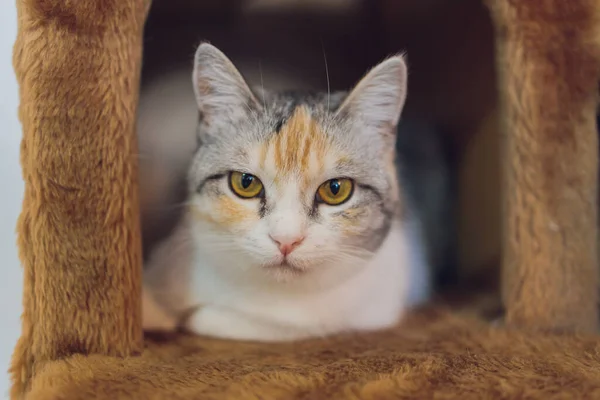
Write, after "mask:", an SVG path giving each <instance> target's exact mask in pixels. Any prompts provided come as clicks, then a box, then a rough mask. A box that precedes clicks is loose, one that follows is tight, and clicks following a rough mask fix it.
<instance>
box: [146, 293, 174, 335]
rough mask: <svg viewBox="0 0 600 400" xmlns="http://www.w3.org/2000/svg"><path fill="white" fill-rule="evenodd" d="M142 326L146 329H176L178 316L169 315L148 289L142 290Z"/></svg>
mask: <svg viewBox="0 0 600 400" xmlns="http://www.w3.org/2000/svg"><path fill="white" fill-rule="evenodd" d="M142 327H143V328H144V330H145V331H174V330H175V329H176V328H177V318H176V317H174V316H172V315H169V314H168V313H167V312H166V311H165V310H163V308H162V307H161V306H160V305H159V304H158V303H157V302H156V300H155V299H154V297H152V295H151V294H150V293H149V292H148V291H147V290H145V289H144V290H142Z"/></svg>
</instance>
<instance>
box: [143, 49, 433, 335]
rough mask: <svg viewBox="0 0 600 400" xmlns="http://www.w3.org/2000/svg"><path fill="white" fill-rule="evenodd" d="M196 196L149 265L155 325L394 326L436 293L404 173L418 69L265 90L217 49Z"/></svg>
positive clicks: (203, 61)
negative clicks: (410, 93) (323, 88)
mask: <svg viewBox="0 0 600 400" xmlns="http://www.w3.org/2000/svg"><path fill="white" fill-rule="evenodd" d="M194 85H195V86H194V87H195V93H196V97H197V101H198V107H199V111H200V116H201V119H200V124H199V127H198V141H199V148H198V151H197V152H196V155H195V156H194V159H193V162H192V166H191V169H190V172H189V178H188V182H189V185H188V187H189V204H188V206H187V208H186V211H185V212H184V215H183V218H182V220H181V222H180V223H179V225H178V226H177V227H176V228H175V230H174V232H173V234H172V235H170V236H169V237H168V238H167V239H166V240H165V241H164V242H163V243H162V244H161V245H160V246H159V247H158V248H157V249H156V251H155V252H154V253H153V255H152V256H151V257H150V260H149V266H148V268H147V269H146V271H145V292H144V325H145V327H146V328H148V329H151V328H161V329H170V328H174V327H175V326H176V325H177V324H179V323H182V321H183V320H184V319H185V322H184V323H185V325H186V326H187V327H188V328H189V329H191V330H192V331H193V332H196V333H198V334H205V335H210V336H218V337H225V338H232V339H247V340H262V341H276V340H294V339H301V338H306V337H312V336H321V335H326V334H331V333H336V332H343V331H352V330H371V329H380V328H385V327H388V326H391V325H393V324H395V323H397V322H398V321H399V319H400V318H401V316H402V315H403V314H404V312H405V310H406V309H407V308H408V307H409V306H411V305H414V304H416V303H418V302H420V301H422V300H424V299H425V298H426V297H427V295H428V291H429V279H428V276H427V275H428V272H427V271H428V268H427V265H426V261H425V256H424V249H423V248H422V235H421V231H420V226H419V220H418V218H417V217H416V215H415V214H414V212H413V211H412V209H413V207H411V205H410V202H409V201H408V199H407V197H406V196H404V195H403V191H402V188H401V187H400V186H399V184H398V176H397V171H396V164H395V156H396V153H395V150H394V147H395V146H394V143H395V135H396V126H397V124H398V120H399V117H400V112H401V109H402V106H403V104H404V99H405V94H406V67H405V64H404V61H403V60H402V58H401V57H399V56H397V57H392V58H390V59H388V60H386V61H384V62H383V63H381V64H380V65H379V66H377V67H376V68H374V69H373V70H372V71H371V72H370V73H369V74H368V75H367V76H366V77H365V78H363V80H361V82H359V84H358V85H357V86H356V87H355V89H354V90H353V91H352V92H351V93H350V94H349V95H347V96H346V95H345V94H335V95H334V94H332V95H331V96H330V95H327V94H319V95H304V96H299V95H297V94H291V93H280V94H276V95H271V94H268V93H261V95H260V96H256V95H255V94H254V93H252V92H251V91H250V89H248V87H247V86H246V84H245V82H244V80H243V78H242V77H241V75H240V74H239V73H238V72H237V70H236V69H235V68H234V67H233V65H232V64H231V62H230V61H229V60H228V59H227V58H226V57H225V56H224V55H223V54H222V53H220V52H219V51H218V50H217V49H215V48H214V47H212V46H210V45H207V44H204V45H201V46H200V48H199V49H198V52H197V53H196V63H195V71H194Z"/></svg>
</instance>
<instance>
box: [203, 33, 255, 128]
mask: <svg viewBox="0 0 600 400" xmlns="http://www.w3.org/2000/svg"><path fill="white" fill-rule="evenodd" d="M192 80H193V85H194V93H195V94H196V102H197V103H198V109H199V110H200V112H201V113H202V115H203V116H204V117H205V118H208V119H217V120H218V119H221V118H231V117H232V116H235V115H240V113H244V112H246V111H247V110H248V109H252V108H256V107H260V103H259V102H258V101H257V99H256V97H255V96H254V94H253V93H252V91H251V90H250V88H249V87H248V84H247V83H246V81H245V80H244V78H243V77H242V74H240V72H239V71H238V70H237V68H236V67H235V66H234V65H233V63H232V62H231V61H230V60H229V58H227V56H226V55H225V54H223V52H221V50H219V49H217V48H216V47H215V46H213V45H211V44H209V43H202V44H201V45H200V46H199V47H198V50H196V54H195V56H194V72H193V75H192Z"/></svg>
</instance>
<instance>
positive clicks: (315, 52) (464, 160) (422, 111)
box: [141, 1, 500, 291]
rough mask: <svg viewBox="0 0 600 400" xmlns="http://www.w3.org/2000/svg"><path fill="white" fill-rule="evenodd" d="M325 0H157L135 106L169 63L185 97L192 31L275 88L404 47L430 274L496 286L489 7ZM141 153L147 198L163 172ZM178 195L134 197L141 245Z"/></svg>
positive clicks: (330, 76) (314, 80) (349, 70)
mask: <svg viewBox="0 0 600 400" xmlns="http://www.w3.org/2000/svg"><path fill="white" fill-rule="evenodd" d="M334 3H335V4H331V5H329V6H325V7H324V6H323V5H322V4H321V5H320V3H318V2H317V3H315V4H312V3H310V2H309V3H308V4H306V3H304V4H302V2H278V1H275V2H262V1H256V2H253V1H242V2H231V3H227V2H224V3H217V2H214V3H213V2H204V3H201V4H196V3H194V2H189V3H186V2H182V3H168V2H156V3H155V4H154V5H153V8H152V9H151V11H150V15H149V19H148V23H147V26H146V32H145V45H146V46H145V53H144V57H145V60H144V69H143V72H142V76H143V83H142V109H143V110H144V109H145V108H144V104H145V103H144V96H145V94H147V92H148V90H145V89H147V88H148V87H151V88H154V86H155V85H156V83H157V81H160V80H161V79H163V80H164V79H165V76H168V75H169V74H174V73H177V74H181V75H182V84H183V85H187V86H188V87H187V91H188V97H189V99H190V101H189V102H190V104H192V102H193V99H192V97H191V92H192V88H191V83H190V82H189V81H190V78H189V76H191V58H192V55H193V49H194V48H195V46H196V45H197V44H198V43H199V42H200V41H201V40H208V41H210V42H211V43H213V44H215V45H216V46H217V47H219V48H221V49H222V50H223V51H224V52H225V53H226V54H227V55H228V56H229V57H231V58H232V61H233V62H234V63H235V64H236V65H238V64H239V65H240V67H241V71H242V73H244V74H246V75H250V76H249V79H250V81H251V82H252V83H254V84H256V85H263V86H265V87H266V88H271V87H275V89H307V90H319V91H326V90H328V87H329V89H330V90H332V91H336V90H348V89H349V88H350V87H352V85H354V84H355V83H356V82H357V81H358V79H360V77H361V76H362V75H363V74H364V73H365V72H366V71H367V70H368V69H369V68H370V67H372V66H373V65H375V64H376V63H378V62H379V61H381V60H382V59H383V58H384V57H386V56H388V55H390V54H393V53H397V52H406V56H407V59H408V63H409V68H410V78H409V96H408V102H407V106H406V109H405V112H404V114H403V122H404V123H406V124H412V125H417V128H416V129H414V131H415V132H412V133H410V132H404V131H402V135H401V139H400V140H402V143H403V145H404V146H405V147H406V148H407V149H406V151H407V152H408V154H407V155H408V156H410V157H411V159H414V161H413V162H412V163H408V164H409V168H408V170H409V173H411V174H412V175H415V176H419V178H418V179H420V180H421V181H422V183H421V186H423V187H427V186H432V185H435V184H437V183H433V182H432V181H436V180H440V179H441V180H443V181H444V185H442V186H440V188H433V189H431V190H429V191H428V192H425V193H424V195H423V196H425V198H423V199H418V200H419V202H420V203H423V202H425V201H426V200H427V197H429V198H439V200H437V203H438V204H435V205H434V206H431V205H430V206H429V208H430V209H428V210H427V212H428V213H429V214H432V215H431V218H435V222H431V223H429V225H427V228H428V229H427V233H428V234H429V235H430V236H431V238H430V241H431V242H432V245H434V246H435V247H434V248H432V249H431V253H433V254H431V258H432V260H431V261H432V264H433V265H434V268H435V274H436V277H437V280H438V281H439V282H444V283H448V282H451V283H456V281H457V279H458V277H462V278H463V280H472V279H481V278H482V277H485V278H486V279H487V281H488V287H487V288H486V290H488V291H489V290H490V289H491V288H494V287H495V288H497V287H498V279H497V271H498V268H499V259H500V257H499V256H500V216H499V212H500V202H499V199H500V194H499V188H500V181H499V178H500V174H499V151H498V150H497V149H498V143H499V142H498V138H499V132H498V129H497V123H496V120H495V110H496V107H497V102H496V98H497V94H496V78H495V76H496V74H495V71H494V53H493V48H494V41H493V40H494V36H493V27H492V22H491V20H490V18H489V12H488V11H487V10H486V9H485V7H484V6H483V4H481V3H480V2H479V1H466V2H463V3H462V4H461V6H460V7H455V6H454V5H453V4H451V3H450V2H445V1H437V2H429V4H424V3H423V4H421V3H419V4H417V3H405V4H399V3H397V2H390V1H387V2H386V1H383V2H371V3H369V2H360V1H339V2H334ZM440 65H441V66H443V68H439V66H440ZM186 74H187V75H186ZM166 80H169V79H168V78H167V79H166ZM180 80H181V79H180ZM169 82H170V81H169ZM153 90H154V92H153V94H152V95H153V96H154V97H156V98H157V100H155V101H156V102H157V103H158V102H159V101H160V100H158V98H159V96H160V95H163V98H164V100H163V101H164V102H169V101H172V98H171V97H170V95H169V93H166V90H163V91H160V90H155V89H153ZM157 93H158V94H157ZM154 107H157V106H154ZM158 107H160V106H158ZM192 107H193V104H192ZM153 112H154V113H155V112H156V109H153ZM421 126H426V127H427V128H420V127H421ZM142 128H143V126H142ZM406 129H409V128H406ZM423 129H429V130H431V131H432V132H423ZM141 135H144V132H142V133H141ZM157 135H160V132H158V133H157ZM190 136H191V135H190ZM168 137H169V135H165V140H168ZM143 142H144V140H143V139H142V150H141V152H142V153H143V147H144V143H143ZM191 145H193V143H191V142H190V143H189V144H188V146H191ZM141 163H142V181H141V185H142V188H141V189H142V198H143V200H144V199H145V198H148V197H151V196H148V195H145V193H146V192H147V191H149V190H150V188H147V187H146V186H147V185H154V184H155V182H156V174H157V173H160V172H159V171H152V172H145V171H150V170H152V167H153V166H152V165H151V163H152V159H151V158H150V157H148V159H142V161H141ZM157 168H160V167H157ZM410 168H415V169H417V170H416V171H412V170H411V169H410ZM144 173H147V175H148V181H147V182H146V180H145V179H144V175H143V174H144ZM438 185H439V184H438ZM182 196H183V193H179V195H178V196H176V197H174V198H172V199H171V200H170V203H169V207H164V206H163V207H161V206H156V205H155V207H152V206H151V205H149V206H147V207H143V214H145V215H144V218H143V228H144V229H143V231H144V237H145V247H146V248H148V247H151V246H152V245H153V243H155V241H156V240H157V239H158V238H160V237H161V236H162V235H163V234H164V233H165V232H168V231H169V227H170V225H171V223H172V221H173V220H175V219H176V218H175V217H176V214H177V207H176V205H177V204H179V203H180V202H181V201H182V200H183V199H182ZM430 201H431V200H430ZM446 203H447V204H446ZM431 208H436V209H435V210H432V209H431ZM438 209H439V210H438ZM436 213H437V214H436ZM432 225H433V226H432ZM157 227H159V228H160V229H157ZM165 228H166V229H165Z"/></svg>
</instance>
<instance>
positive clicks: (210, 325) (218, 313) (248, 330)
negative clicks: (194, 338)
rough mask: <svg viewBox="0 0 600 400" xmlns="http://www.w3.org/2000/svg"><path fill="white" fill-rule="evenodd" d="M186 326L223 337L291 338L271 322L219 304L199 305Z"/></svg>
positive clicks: (205, 333)
mask: <svg viewBox="0 0 600 400" xmlns="http://www.w3.org/2000/svg"><path fill="white" fill-rule="evenodd" d="M186 328H187V329H188V330H189V331H190V332H192V333H194V334H196V335H202V336H211V337H218V338H222V339H231V340H251V341H261V342H263V341H269V342H271V341H280V340H289V338H287V337H285V336H283V335H282V332H281V331H280V330H279V329H276V328H275V327H273V326H271V325H269V324H266V323H264V322H262V321H257V320H254V319H253V318H251V317H250V316H248V315H244V314H241V313H239V312H236V311H234V310H230V309H227V308H221V307H218V306H203V307H199V308H198V309H197V310H196V311H195V312H194V313H193V314H192V315H190V316H189V318H188V319H187V322H186Z"/></svg>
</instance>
